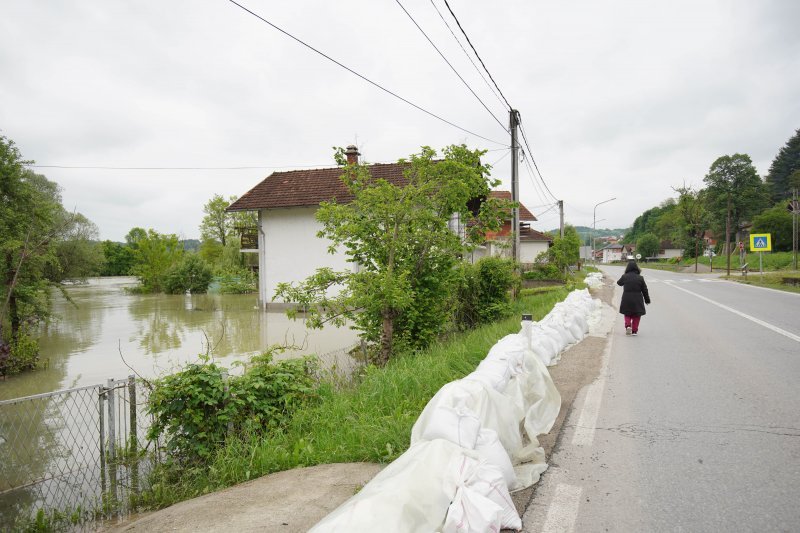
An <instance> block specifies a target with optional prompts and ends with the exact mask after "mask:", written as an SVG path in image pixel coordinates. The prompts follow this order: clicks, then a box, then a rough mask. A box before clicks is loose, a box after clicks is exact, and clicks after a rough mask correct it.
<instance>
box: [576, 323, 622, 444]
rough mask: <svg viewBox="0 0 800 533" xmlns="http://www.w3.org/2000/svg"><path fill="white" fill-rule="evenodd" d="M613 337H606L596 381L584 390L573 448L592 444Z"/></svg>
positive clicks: (604, 386)
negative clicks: (606, 340)
mask: <svg viewBox="0 0 800 533" xmlns="http://www.w3.org/2000/svg"><path fill="white" fill-rule="evenodd" d="M613 343H614V335H613V334H611V335H609V337H608V342H607V343H606V347H605V349H604V350H603V356H602V357H603V360H602V363H601V366H600V375H599V376H598V377H597V380H596V381H595V382H594V383H592V384H591V385H589V387H588V388H587V389H586V398H585V399H584V401H583V407H582V408H581V412H580V416H579V417H578V423H577V425H576V426H575V433H574V434H573V435H572V444H573V445H575V446H591V445H592V442H594V432H595V429H596V427H597V417H598V415H599V414H600V403H601V402H602V401H603V392H604V391H605V388H606V376H608V359H609V356H610V355H611V345H612V344H613Z"/></svg>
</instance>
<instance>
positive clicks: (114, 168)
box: [26, 164, 330, 170]
mask: <svg viewBox="0 0 800 533" xmlns="http://www.w3.org/2000/svg"><path fill="white" fill-rule="evenodd" d="M26 166H28V167H31V168H61V169H80V170H269V169H279V168H325V167H326V166H330V164H322V165H288V166H278V167H116V166H101V165H89V166H80V165H26Z"/></svg>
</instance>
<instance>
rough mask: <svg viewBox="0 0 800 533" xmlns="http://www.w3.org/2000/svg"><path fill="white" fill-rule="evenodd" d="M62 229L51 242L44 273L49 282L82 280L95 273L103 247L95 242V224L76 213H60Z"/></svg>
mask: <svg viewBox="0 0 800 533" xmlns="http://www.w3.org/2000/svg"><path fill="white" fill-rule="evenodd" d="M62 215H63V216H65V218H66V220H64V222H63V226H64V228H65V229H64V231H63V234H62V235H61V238H60V239H58V241H57V242H56V243H55V247H54V256H55V257H54V259H55V260H53V261H50V262H49V263H48V266H47V268H46V270H45V275H46V276H47V279H49V280H50V281H53V282H56V283H60V282H62V281H64V280H71V281H75V280H83V279H86V278H87V277H89V276H96V275H98V274H99V273H100V272H101V270H102V268H103V261H104V257H103V249H102V247H101V245H100V244H99V243H98V242H97V240H98V235H99V231H98V229H97V226H96V225H95V224H94V223H93V222H92V221H91V220H89V219H88V218H86V217H85V216H83V215H82V214H80V213H75V214H74V215H69V214H68V213H66V212H63V213H62Z"/></svg>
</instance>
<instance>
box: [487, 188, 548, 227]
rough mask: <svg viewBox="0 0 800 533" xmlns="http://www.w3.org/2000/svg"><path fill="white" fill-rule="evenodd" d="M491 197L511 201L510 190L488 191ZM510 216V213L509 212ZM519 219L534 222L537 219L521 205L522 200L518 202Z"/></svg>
mask: <svg viewBox="0 0 800 533" xmlns="http://www.w3.org/2000/svg"><path fill="white" fill-rule="evenodd" d="M489 196H490V197H491V198H499V199H501V200H508V201H509V202H510V201H511V191H491V192H490V193H489ZM509 216H510V214H509ZM519 219H520V220H524V221H525V222H535V221H537V220H538V219H537V218H536V217H535V216H534V215H533V213H531V212H530V211H528V208H527V207H525V206H524V205H522V202H520V203H519Z"/></svg>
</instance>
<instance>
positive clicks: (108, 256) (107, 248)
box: [100, 241, 135, 276]
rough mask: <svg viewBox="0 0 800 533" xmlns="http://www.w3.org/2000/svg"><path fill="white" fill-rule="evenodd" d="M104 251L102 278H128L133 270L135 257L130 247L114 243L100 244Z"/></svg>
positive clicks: (104, 242)
mask: <svg viewBox="0 0 800 533" xmlns="http://www.w3.org/2000/svg"><path fill="white" fill-rule="evenodd" d="M100 248H101V249H102V251H103V267H102V269H101V271H100V275H101V276H128V275H130V273H131V268H133V265H134V262H135V257H134V254H133V249H132V248H131V247H130V246H127V245H124V244H120V243H117V242H112V241H103V242H102V243H100Z"/></svg>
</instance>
